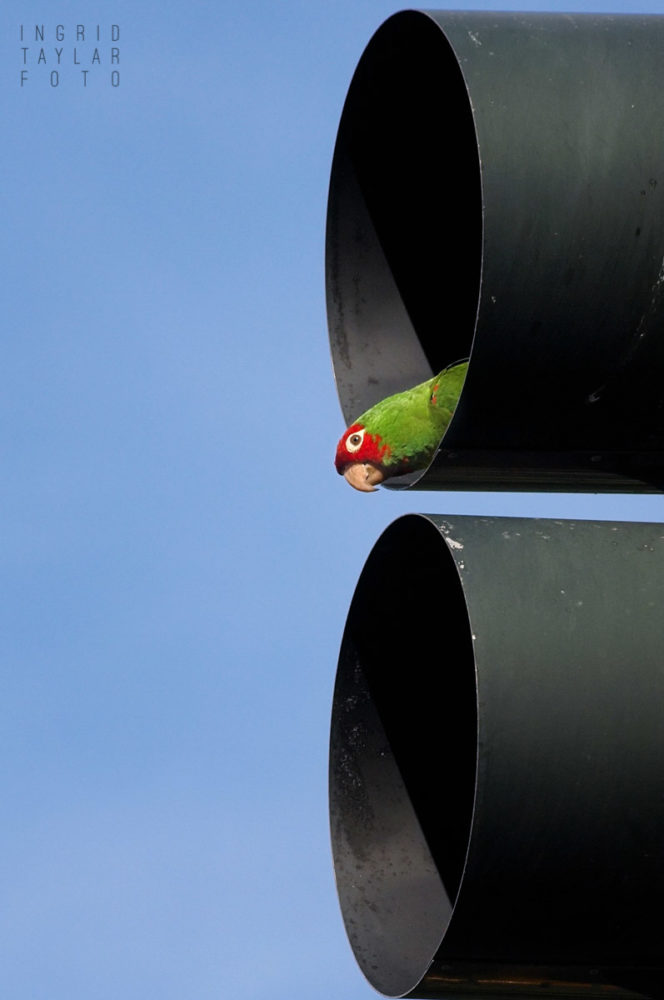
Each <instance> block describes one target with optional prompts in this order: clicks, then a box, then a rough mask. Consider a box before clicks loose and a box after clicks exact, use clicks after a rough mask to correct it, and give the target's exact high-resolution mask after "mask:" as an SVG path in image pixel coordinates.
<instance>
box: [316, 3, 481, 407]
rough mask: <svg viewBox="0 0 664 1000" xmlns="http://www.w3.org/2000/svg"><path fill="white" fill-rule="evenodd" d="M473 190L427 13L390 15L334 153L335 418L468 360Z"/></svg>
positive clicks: (450, 84) (448, 59)
mask: <svg viewBox="0 0 664 1000" xmlns="http://www.w3.org/2000/svg"><path fill="white" fill-rule="evenodd" d="M481 251H482V198H481V182H480V167H479V157H478V151H477V141H476V136H475V128H474V123H473V116H472V110H471V106H470V101H469V98H468V94H467V91H466V87H465V84H464V80H463V76H462V74H461V70H460V68H459V64H458V62H457V59H456V57H455V55H454V53H453V51H452V49H451V47H450V45H449V43H448V42H447V40H446V38H445V36H444V34H443V32H442V31H441V29H440V28H439V27H438V25H437V24H436V23H435V22H434V21H433V20H432V19H431V18H430V17H429V16H428V15H426V14H424V13H418V12H414V11H407V12H402V13H400V14H396V15H395V16H393V17H392V18H390V19H389V20H388V21H386V22H385V24H383V26H382V27H381V28H380V29H379V30H378V31H377V32H376V34H375V35H374V37H373V39H372V40H371V42H370V43H369V45H368V46H367V48H366V50H365V52H364V54H363V56H362V58H361V60H360V62H359V65H358V67H357V70H356V72H355V75H354V77H353V80H352V83H351V86H350V88H349V92H348V97H347V100H346V104H345V106H344V111H343V115H342V118H341V123H340V126H339V133H338V137H337V144H336V148H335V154H334V160H333V165H332V173H331V179H330V192H329V201H328V225H327V254H326V255H327V292H328V320H329V328H330V340H331V347H332V357H333V363H334V367H335V374H336V378H337V387H338V391H339V397H340V401H341V406H342V409H343V412H344V416H345V418H346V420H347V421H348V422H350V421H351V420H352V419H354V417H356V416H357V415H358V413H360V412H362V411H363V410H365V409H367V408H368V407H369V406H371V405H373V403H375V402H377V401H378V400H379V399H381V398H383V397H384V396H386V395H389V394H390V393H392V392H397V391H399V390H402V389H405V388H408V387H409V386H411V385H415V384H417V383H418V382H421V381H423V380H424V379H426V378H430V377H431V374H432V373H434V374H435V373H437V372H438V371H440V370H441V369H443V368H444V367H446V366H447V365H448V364H451V363H453V362H455V361H458V360H460V359H462V358H466V357H468V356H469V354H470V348H471V342H472V337H473V331H474V327H475V319H476V313H477V305H478V296H479V283H480V269H481Z"/></svg>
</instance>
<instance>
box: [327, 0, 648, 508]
mask: <svg viewBox="0 0 664 1000" xmlns="http://www.w3.org/2000/svg"><path fill="white" fill-rule="evenodd" d="M663 148H664V17H662V16H626V15H617V16H615V15H595V14H541V13H496V12H481V11H464V12H454V11H433V12H422V11H420V12H418V11H405V12H402V13H399V14H396V15H394V16H393V17H391V18H389V19H388V20H387V21H386V22H385V23H384V24H383V25H382V27H381V28H379V29H378V31H377V32H376V34H375V35H374V37H373V38H372V40H371V41H370V43H369V44H368V46H367V48H366V50H365V52H364V54H363V56H362V58H361V60H360V62H359V64H358V67H357V70H356V73H355V75H354V77H353V80H352V83H351V85H350V88H349V92H348V97H347V100H346V103H345V107H344V111H343V115H342V118H341V122H340V126H339V133H338V138H337V144H336V149H335V154H334V161H333V166H332V173H331V179H330V192H329V202H328V224H327V254H326V257H327V265H326V266H327V296H328V319H329V328H330V343H331V349H332V358H333V364H334V369H335V376H336V380H337V388H338V392H339V398H340V402H341V406H342V410H343V413H344V418H345V420H346V422H349V421H350V420H352V419H353V418H354V417H355V416H357V414H358V413H360V412H362V411H363V410H365V409H366V408H367V407H368V406H370V405H372V404H373V403H375V402H376V401H377V400H378V399H380V398H382V397H384V396H386V395H388V394H390V393H391V392H395V391H398V390H401V389H404V388H407V387H409V386H411V385H414V384H416V383H418V382H420V381H423V380H424V379H426V378H428V377H430V375H431V373H432V372H437V371H439V370H440V369H442V368H443V367H444V366H445V365H447V364H450V363H452V362H454V361H457V360H459V359H461V358H463V357H467V356H470V359H471V360H470V367H469V373H468V378H467V381H466V385H465V387H464V390H463V394H462V397H461V401H460V404H459V407H458V409H457V413H456V415H455V417H454V419H453V421H452V424H451V426H450V428H449V429H448V431H447V433H446V435H445V438H444V440H443V444H442V447H441V450H440V452H439V454H438V456H437V458H436V459H435V460H434V462H433V464H432V466H431V467H430V468H429V470H428V471H427V472H426V473H425V475H424V476H423V477H421V478H420V479H419V481H417V482H416V485H417V487H418V488H420V489H455V490H456V489H461V488H462V489H489V490H496V489H509V490H518V489H524V490H537V489H545V490H549V491H550V490H557V489H560V490H568V491H573V490H591V491H595V490H606V491H627V492H630V491H651V490H652V491H655V490H659V489H661V488H662V487H663V486H664V174H663V173H662V164H663V163H664V160H663V158H662V149H663ZM396 485H397V487H398V486H399V485H401V486H404V485H413V483H412V481H411V480H403V481H402V482H401V483H400V484H396Z"/></svg>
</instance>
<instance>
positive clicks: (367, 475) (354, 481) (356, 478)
mask: <svg viewBox="0 0 664 1000" xmlns="http://www.w3.org/2000/svg"><path fill="white" fill-rule="evenodd" d="M384 478H385V476H384V475H383V473H382V472H381V470H380V469H379V468H378V466H377V465H373V464H372V463H371V462H353V463H352V464H351V465H347V466H346V468H345V469H344V479H347V480H348V482H349V483H350V485H351V486H352V487H353V489H356V490H360V492H361V493H374V492H375V490H376V486H377V485H378V483H382V481H383V479H384Z"/></svg>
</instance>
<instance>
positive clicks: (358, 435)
mask: <svg viewBox="0 0 664 1000" xmlns="http://www.w3.org/2000/svg"><path fill="white" fill-rule="evenodd" d="M363 441H364V427H363V428H362V430H361V431H353V433H352V434H349V435H348V437H347V438H346V450H347V451H350V452H351V454H352V453H353V452H356V451H359V450H360V448H361V447H362V442H363Z"/></svg>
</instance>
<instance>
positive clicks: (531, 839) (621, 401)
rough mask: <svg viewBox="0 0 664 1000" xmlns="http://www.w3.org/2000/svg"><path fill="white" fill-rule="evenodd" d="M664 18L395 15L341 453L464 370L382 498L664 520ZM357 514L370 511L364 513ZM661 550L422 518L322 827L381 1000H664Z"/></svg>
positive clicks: (348, 255) (378, 105)
mask: <svg viewBox="0 0 664 1000" xmlns="http://www.w3.org/2000/svg"><path fill="white" fill-rule="evenodd" d="M662 164H664V17H658V16H650V17H646V16H643V17H641V16H639V17H632V16H624V15H620V16H609V15H587V14H586V15H581V14H535V13H496V12H479V11H466V12H454V11H444V12H422V11H419V12H418V11H406V12H402V13H399V14H395V15H394V16H393V17H391V18H389V19H388V20H387V21H386V22H385V23H384V24H383V25H382V27H380V28H379V30H378V31H377V32H376V34H375V35H374V37H373V38H372V39H371V41H370V42H369V45H368V46H367V48H366V50H365V52H364V54H363V56H362V58H361V60H360V62H359V65H358V67H357V70H356V72H355V75H354V77H353V80H352V83H351V86H350V89H349V93H348V97H347V100H346V103H345V106H344V110H343V114H342V118H341V122H340V125H339V132H338V138H337V143H336V148H335V153H334V160H333V165H332V173H331V180H330V193H329V203H328V221H327V253H326V272H327V279H326V280H327V297H328V320H329V328H330V342H331V347H332V358H333V364H334V370H335V377H336V382H337V387H338V392H339V397H340V402H341V406H342V410H343V413H344V417H345V420H346V423H347V424H348V423H350V422H351V421H352V420H353V419H354V418H355V417H356V416H357V415H358V414H359V413H361V412H362V411H364V410H366V409H367V408H368V407H369V406H371V405H373V404H374V403H375V402H377V401H378V400H380V399H382V398H384V397H385V396H387V395H390V394H391V393H394V392H397V391H400V390H402V389H405V388H408V387H410V386H412V385H415V384H416V383H419V382H422V381H424V380H425V379H427V378H429V377H430V376H431V374H432V373H436V372H438V371H440V370H441V369H442V368H444V367H445V366H446V365H449V364H452V363H454V362H455V361H458V360H461V359H464V358H469V367H468V375H467V378H466V382H465V384H464V388H463V391H462V394H461V398H460V401H459V404H458V407H457V410H456V413H455V415H454V417H453V419H452V422H451V424H450V426H449V429H448V430H447V432H446V434H445V436H444V438H443V440H442V443H441V446H440V449H439V451H438V454H437V455H436V457H435V458H434V460H433V462H432V464H431V465H430V467H429V468H428V469H427V470H426V471H425V472H424V474H423V475H419V474H414V475H411V476H409V477H401V478H400V479H398V480H397V479H395V480H389V481H388V484H387V488H388V489H389V488H413V487H414V488H417V489H426V490H444V489H453V490H459V489H464V490H465V489H477V490H492V491H493V490H500V489H504V490H512V491H514V490H521V489H523V490H529V491H531V490H548V491H555V490H561V491H595V492H649V491H650V492H661V491H664V172H663V171H662V169H661V168H662ZM359 502H364V501H359ZM663 608H664V525H661V524H630V523H624V522H622V523H620V522H598V523H595V522H592V521H551V520H536V519H528V518H522V519H512V518H496V517H447V516H444V515H440V514H428V515H409V516H407V517H403V518H399V519H398V520H397V521H395V522H394V523H393V524H392V525H391V526H390V527H388V528H387V530H386V531H385V532H384V534H383V535H382V536H381V538H380V539H379V540H378V542H377V543H376V545H375V547H374V549H373V551H372V552H371V554H370V556H369V558H368V560H367V562H366V565H365V568H364V570H363V572H362V574H361V577H360V580H359V582H358V585H357V589H356V591H355V595H354V597H353V599H352V603H351V606H350V610H349V613H348V619H347V622H346V627H345V631H344V635H343V640H342V644H341V652H340V655H339V663H338V670H337V681H336V687H335V694H334V703H333V710H332V731H331V743H330V819H331V830H332V844H333V854H334V865H335V874H336V878H337V886H338V893H339V900H340V904H341V910H342V914H343V918H344V922H345V926H346V930H347V934H348V937H349V940H350V943H351V946H352V948H353V951H354V954H355V956H356V958H357V961H358V963H359V965H360V967H361V969H362V971H363V972H364V974H365V976H366V977H367V979H368V981H369V983H370V984H371V985H372V986H374V987H375V988H376V989H377V990H379V991H380V992H382V993H384V994H386V995H387V996H393V997H396V996H412V997H422V998H433V997H441V998H447V1000H464V998H475V1000H491V998H499V997H500V998H524V1000H535V998H543V997H544V996H547V997H552V998H556V1000H563V998H567V1000H571V998H582V997H585V998H589V1000H590V998H592V1000H598V998H606V1000H609V998H614V1000H639V998H644V997H647V998H653V1000H655V998H659V997H660V996H664V935H663V933H662V930H663V928H662V919H661V917H660V914H659V908H660V898H661V897H662V896H663V895H664V782H663V779H662V767H663V764H662V761H664V612H663V611H662V609H663Z"/></svg>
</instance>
